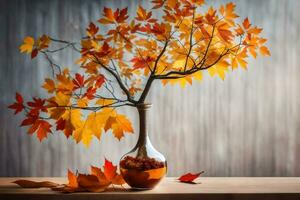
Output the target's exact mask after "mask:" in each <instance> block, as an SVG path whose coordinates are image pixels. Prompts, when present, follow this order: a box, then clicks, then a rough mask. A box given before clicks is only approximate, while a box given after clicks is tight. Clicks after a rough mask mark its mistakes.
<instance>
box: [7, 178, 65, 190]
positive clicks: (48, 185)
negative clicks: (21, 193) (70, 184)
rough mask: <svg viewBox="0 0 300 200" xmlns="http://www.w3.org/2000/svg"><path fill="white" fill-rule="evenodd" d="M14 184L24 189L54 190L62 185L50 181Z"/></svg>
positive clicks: (19, 181) (18, 182)
mask: <svg viewBox="0 0 300 200" xmlns="http://www.w3.org/2000/svg"><path fill="white" fill-rule="evenodd" d="M13 183H15V184H17V185H19V186H21V187H23V188H43V187H45V188H54V187H57V186H59V185H60V184H58V183H53V182H50V181H40V182H38V181H29V180H23V179H21V180H16V181H14V182H13Z"/></svg>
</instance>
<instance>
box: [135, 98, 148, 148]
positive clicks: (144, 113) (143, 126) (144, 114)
mask: <svg viewBox="0 0 300 200" xmlns="http://www.w3.org/2000/svg"><path fill="white" fill-rule="evenodd" d="M150 108H151V104H139V105H138V106H137V109H138V112H139V125H140V126H139V127H140V132H139V139H138V142H137V146H141V145H145V143H146V142H147V140H148V126H149V119H148V112H149V109H150Z"/></svg>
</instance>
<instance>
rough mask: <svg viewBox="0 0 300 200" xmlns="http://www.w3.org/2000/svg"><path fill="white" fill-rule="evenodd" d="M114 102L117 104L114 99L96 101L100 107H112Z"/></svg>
mask: <svg viewBox="0 0 300 200" xmlns="http://www.w3.org/2000/svg"><path fill="white" fill-rule="evenodd" d="M114 102H115V100H113V99H103V98H100V99H98V100H97V101H96V104H97V105H100V106H107V105H111V104H112V103H114Z"/></svg>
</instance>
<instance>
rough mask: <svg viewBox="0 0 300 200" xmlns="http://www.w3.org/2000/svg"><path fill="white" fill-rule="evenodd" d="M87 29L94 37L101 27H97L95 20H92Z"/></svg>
mask: <svg viewBox="0 0 300 200" xmlns="http://www.w3.org/2000/svg"><path fill="white" fill-rule="evenodd" d="M86 31H87V32H88V33H89V34H90V36H92V37H93V36H94V35H96V33H97V32H98V31H99V27H97V26H96V25H95V24H94V23H93V22H91V23H90V24H89V27H88V28H87V29H86Z"/></svg>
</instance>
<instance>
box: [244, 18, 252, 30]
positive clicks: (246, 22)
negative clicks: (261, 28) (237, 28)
mask: <svg viewBox="0 0 300 200" xmlns="http://www.w3.org/2000/svg"><path fill="white" fill-rule="evenodd" d="M250 26H251V24H250V21H249V19H248V17H247V18H246V19H245V20H244V21H243V27H244V29H248V28H250Z"/></svg>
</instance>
